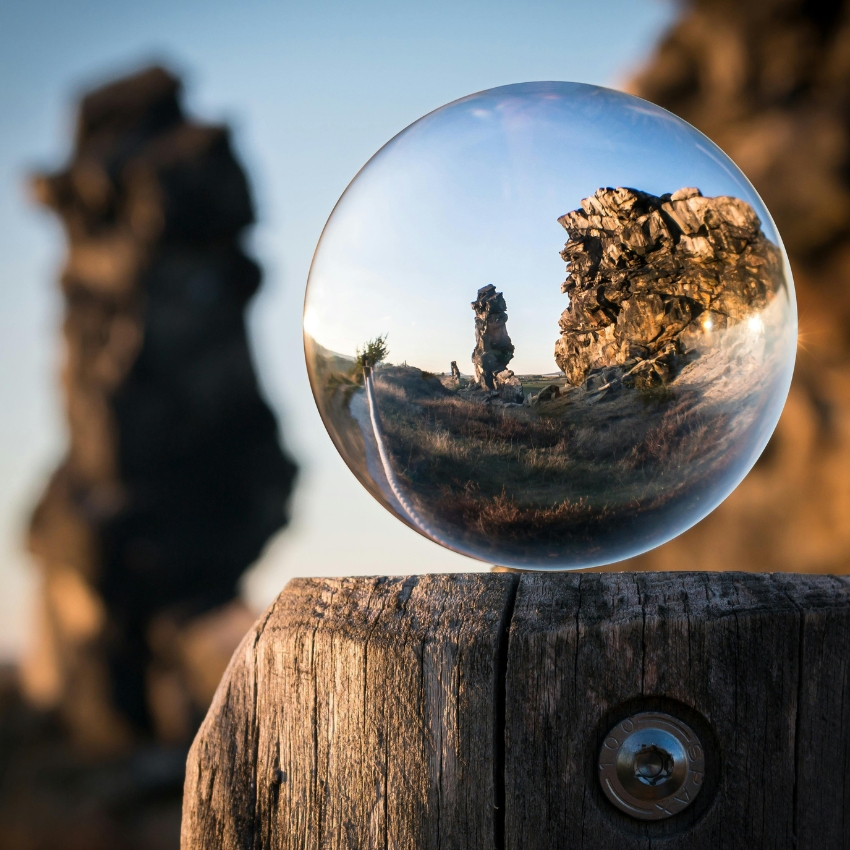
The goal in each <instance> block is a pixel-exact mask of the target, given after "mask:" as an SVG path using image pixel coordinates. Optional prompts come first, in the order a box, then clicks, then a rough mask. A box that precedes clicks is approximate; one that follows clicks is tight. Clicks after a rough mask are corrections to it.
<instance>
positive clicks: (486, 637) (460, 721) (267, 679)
mask: <svg viewBox="0 0 850 850" xmlns="http://www.w3.org/2000/svg"><path fill="white" fill-rule="evenodd" d="M641 712H663V713H665V714H667V715H670V716H673V717H675V718H677V719H678V720H679V721H682V722H683V723H685V724H687V727H688V728H690V729H692V730H693V731H694V732H695V733H696V734H698V736H699V740H700V742H701V745H702V747H703V750H704V764H705V776H704V779H703V777H702V776H700V777H699V779H700V781H701V782H702V785H701V789H700V791H699V793H698V795H697V796H696V797H695V798H694V799H693V802H692V803H690V804H689V805H688V806H687V807H686V808H685V809H684V810H683V811H681V812H680V813H678V814H675V815H673V816H672V817H664V818H662V819H660V820H652V821H646V820H638V819H635V818H633V817H631V816H629V815H627V814H624V813H623V812H621V811H620V810H619V809H618V808H617V807H616V806H615V805H613V804H612V803H611V802H610V801H609V799H608V797H606V795H605V794H604V793H603V791H602V786H601V783H600V781H599V758H600V752H601V751H602V748H603V746H607V744H604V743H603V742H606V741H610V738H608V737H606V736H608V735H609V733H610V731H611V730H612V729H614V728H615V727H617V724H620V723H621V722H622V721H624V720H626V719H627V718H629V717H632V716H634V715H636V714H639V713H641ZM627 722H628V721H627ZM848 777H850V580H847V579H843V578H836V577H829V576H792V575H759V574H742V573H705V574H704V573H666V574H665V573H608V574H575V573H523V574H511V573H491V574H470V575H452V576H447V575H429V576H414V577H408V578H357V579H353V578H352V579H335V580H326V579H323V580H319V579H315V580H307V579H298V580H295V581H293V582H291V583H290V584H289V585H288V586H287V588H286V589H285V590H284V592H283V593H282V594H281V595H280V597H279V598H278V600H277V601H276V602H275V603H274V605H272V607H271V608H270V609H269V610H268V611H267V612H266V613H265V614H264V615H263V617H262V618H261V619H260V620H259V622H258V623H257V624H256V626H255V627H254V629H253V631H252V632H251V633H250V634H249V635H248V636H247V637H246V639H245V640H244V642H243V643H242V646H241V647H240V649H239V650H238V651H237V653H236V655H235V656H234V658H233V660H232V662H231V665H230V668H229V670H228V673H227V675H226V676H225V678H224V680H223V682H222V684H221V686H220V687H219V690H218V693H217V695H216V698H215V701H214V703H213V705H212V707H211V709H210V712H209V714H208V716H207V719H206V721H205V723H204V725H203V727H202V728H201V731H200V733H199V734H198V737H197V739H196V741H195V744H194V746H193V748H192V751H191V754H190V757H189V763H188V769H187V778H186V795H185V801H184V819H183V844H182V846H183V850H236V848H245V850H247V848H276V849H277V848H280V849H281V850H283V848H287V850H288V849H289V848H293V850H294V848H299V850H301V848H303V850H308V848H316V850H318V848H328V849H329V850H331V848H333V850H337V848H339V849H340V850H341V848H357V850H360V848H362V849H363V850H366V848H406V850H420V849H421V850H426V848H427V850H431V848H433V849H434V850H437V848H443V850H454V848H471V849H472V848H474V849H475V850H479V848H496V850H502V848H506V850H520V848H522V850H543V848H547V849H548V848H551V850H556V848H557V850H563V848H576V850H611V848H615V847H616V848H618V850H631V848H634V849H635V850H637V848H641V850H649V848H651V847H654V846H663V847H664V848H665V850H680V848H681V850H684V848H688V850H726V849H727V848H747V850H752V848H798V850H799V849H800V848H816V850H833V848H844V849H845V850H846V848H850V778H848ZM657 843H658V844H657Z"/></svg>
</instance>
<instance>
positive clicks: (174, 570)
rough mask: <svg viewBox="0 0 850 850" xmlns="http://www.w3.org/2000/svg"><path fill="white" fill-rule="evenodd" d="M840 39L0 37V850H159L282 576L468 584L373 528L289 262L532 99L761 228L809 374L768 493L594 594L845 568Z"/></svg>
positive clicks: (619, 3)
mask: <svg viewBox="0 0 850 850" xmlns="http://www.w3.org/2000/svg"><path fill="white" fill-rule="evenodd" d="M848 11H850V3H843V2H817V3H815V2H811V0H760V2H756V3H750V4H742V3H740V2H737V3H735V2H731V0H692V2H681V3H673V2H666V0H628V2H626V0H610V1H609V2H605V3H595V4H587V3H577V2H575V3H574V2H569V0H561V2H557V3H556V2H543V0H537V1H535V0H528V2H523V3H519V2H489V3H484V2H478V0H466V2H461V3H457V2H453V3H448V2H441V0H438V2H432V3H429V4H413V3H402V2H396V3H392V2H377V0H375V2H364V3H361V4H359V5H356V6H355V5H351V4H342V3H339V2H332V1H331V0H318V2H313V3H310V4H306V3H304V4H294V3H286V2H283V3H270V2H268V3H265V2H244V3H241V4H239V5H238V6H237V4H233V3H231V4H227V3H222V2H217V0H213V2H207V3H203V4H201V3H199V2H195V0H188V2H184V3H181V4H174V3H165V2H159V0H153V2H146V3H144V4H117V3H108V2H105V0H93V1H92V2H77V3H75V4H61V3H56V2H46V0H31V1H30V2H27V3H24V2H18V0H7V2H6V3H4V4H3V6H2V8H0V63H2V73H0V115H2V116H3V121H2V123H0V322H2V332H0V393H1V394H2V399H3V402H4V403H3V406H2V408H0V436H2V439H0V660H2V663H3V666H2V671H3V672H2V678H1V679H0V850H3V848H7V847H9V848H23V850H26V849H27V848H60V850H61V848H89V849H90V848H100V847H104V848H106V847H110V848H119V850H120V848H124V847H126V848H160V847H162V848H171V847H176V846H177V843H178V839H177V836H178V834H179V812H180V788H181V783H182V771H183V763H184V760H185V753H186V747H187V746H188V744H189V743H190V741H191V738H192V735H193V734H194V730H195V729H196V728H197V724H198V723H199V722H200V720H201V718H202V717H203V714H204V712H205V710H206V707H207V705H208V703H209V700H210V699H211V696H212V693H213V691H214V689H215V686H216V684H217V682H218V680H219V678H220V676H221V673H222V672H223V669H224V666H225V665H226V663H227V660H228V659H229V657H230V655H231V654H232V652H233V650H234V648H235V646H236V645H237V643H238V641H239V640H240V639H241V637H242V635H243V634H244V633H245V631H246V630H247V628H248V627H249V626H250V624H251V622H252V620H253V619H254V617H255V616H256V615H257V613H258V612H259V611H260V610H262V608H263V607H265V606H266V605H267V604H269V603H270V602H271V601H272V600H273V599H274V597H275V596H276V595H277V593H279V591H280V590H281V589H282V587H283V586H284V584H285V583H286V581H287V580H288V579H289V578H290V577H292V576H296V575H302V576H303V575H341V574H348V575H353V574H374V573H414V572H423V571H437V570H443V571H451V570H470V569H487V566H486V565H483V564H479V563H476V562H472V561H469V560H468V559H465V558H462V557H461V556H457V555H453V554H452V553H449V552H447V551H445V550H443V549H441V548H440V547H438V546H436V545H435V544H432V543H430V542H429V541H427V540H425V539H423V538H421V537H419V536H418V535H416V534H414V533H413V532H411V531H409V530H408V529H407V528H405V527H404V526H402V524H401V523H399V522H397V521H396V520H394V519H393V518H392V517H391V516H390V515H389V514H387V513H385V512H384V511H383V509H382V508H380V507H379V506H378V505H377V503H375V502H374V501H373V500H372V499H371V497H370V496H369V495H368V494H367V493H366V491H365V490H363V489H362V488H361V487H360V485H359V484H357V482H356V481H355V480H354V478H353V476H352V475H351V474H350V473H349V472H348V471H347V469H346V468H345V467H344V465H343V463H342V461H341V460H340V459H339V457H338V455H337V454H336V451H335V450H334V448H333V446H332V445H331V443H330V440H329V439H328V437H327V436H326V434H325V431H324V428H323V427H322V425H321V422H320V420H319V417H318V414H317V413H316V409H315V406H314V404H313V401H312V397H311V394H310V390H309V386H308V383H307V377H306V372H305V368H304V360H303V354H302V344H301V332H300V320H301V304H302V301H303V294H304V285H305V282H306V278H307V272H308V269H309V264H310V259H311V256H312V252H313V249H314V247H315V245H316V242H317V241H318V238H319V235H320V233H321V230H322V227H323V225H324V222H325V220H326V218H327V216H328V215H329V213H330V211H331V209H332V208H333V205H334V203H335V201H336V200H337V198H338V197H339V195H340V194H341V193H342V191H343V190H344V189H345V186H346V185H347V183H348V182H349V180H350V179H351V178H352V177H353V176H354V174H355V173H356V172H357V170H358V169H359V168H360V167H361V166H362V165H363V164H364V163H365V162H366V160H367V159H368V158H369V157H370V156H371V155H372V154H373V153H374V152H375V151H376V150H377V149H378V148H379V147H380V146H381V145H382V144H383V143H384V142H385V141H387V140H388V139H389V138H390V137H391V136H393V135H394V134H395V133H397V132H398V131H399V130H401V129H403V128H404V127H405V126H407V125H408V124H409V123H411V122H412V121H414V120H415V119H416V118H418V117H420V116H421V115H423V114H425V113H426V112H428V111H430V110H432V109H434V108H436V107H438V106H440V105H442V104H443V103H446V102H448V101H451V100H453V99H455V98H458V97H461V96H463V95H465V94H468V93H470V92H473V91H477V90H481V89H484V88H489V87H492V86H498V85H503V84H507V83H513V82H520V81H526V80H575V81H579V82H587V83H595V84H600V85H607V86H612V87H616V88H623V89H626V90H629V91H632V92H634V93H636V94H639V95H641V96H643V97H646V98H648V99H650V100H652V101H654V102H656V103H659V104H660V105H662V106H664V107H666V108H668V109H670V110H672V111H673V112H676V113H677V114H679V115H681V116H682V117H683V118H685V119H686V120H688V121H690V122H691V123H693V124H695V125H696V126H697V127H698V128H699V129H701V130H703V132H705V133H707V134H708V135H709V136H710V137H711V138H712V139H713V140H714V141H716V142H717V143H718V144H720V146H721V147H723V148H724V149H725V150H726V151H727V152H728V153H729V154H730V155H731V156H732V158H733V159H734V160H735V161H736V162H737V163H738V164H739V165H740V166H741V167H742V168H743V170H744V171H745V173H747V175H748V176H749V177H750V179H751V180H752V181H753V182H754V183H755V185H756V188H757V189H758V190H759V192H760V193H761V195H762V197H763V198H764V200H765V202H766V203H767V206H768V207H769V209H770V210H771V211H772V212H773V214H774V217H775V219H776V222H777V225H778V227H779V230H780V232H781V233H782V234H783V237H784V239H785V242H786V246H787V248H788V251H789V254H790V256H791V260H792V265H793V268H794V274H795V281H796V283H797V288H798V298H799V304H800V329H801V333H800V352H799V360H798V368H797V373H796V376H795V382H794V386H793V388H792V392H791V395H790V398H789V402H788V405H787V407H786V411H785V414H784V416H783V419H782V421H781V423H780V426H779V428H778V430H777V433H776V436H775V437H774V439H773V440H772V442H771V444H770V445H769V447H768V450H767V451H766V452H765V454H764V456H763V458H762V460H760V461H759V463H758V465H757V466H756V468H755V469H754V470H753V472H752V473H751V474H750V476H749V477H748V478H747V479H746V481H745V482H744V483H743V484H742V485H741V487H739V488H738V490H737V491H736V492H735V493H734V494H733V496H732V497H731V498H730V499H729V500H728V501H727V502H726V503H724V505H722V506H721V507H720V508H719V509H718V510H717V511H716V512H715V513H714V514H712V515H711V516H710V517H709V518H707V519H706V520H705V521H703V522H702V523H700V525H699V526H697V527H696V528H694V529H693V530H692V531H690V532H688V533H687V534H685V535H683V536H682V537H681V538H678V539H677V540H674V541H672V542H671V543H670V544H667V545H666V546H664V547H662V548H661V549H659V550H657V551H656V552H653V553H650V554H648V555H646V556H643V557H642V558H640V559H637V561H636V562H634V563H626V564H620V565H616V566H615V567H614V568H616V569H623V568H626V569H630V568H640V569H747V570H794V571H817V572H846V571H847V569H848V564H850V104H848V96H850V24H849V23H848V17H847V16H848Z"/></svg>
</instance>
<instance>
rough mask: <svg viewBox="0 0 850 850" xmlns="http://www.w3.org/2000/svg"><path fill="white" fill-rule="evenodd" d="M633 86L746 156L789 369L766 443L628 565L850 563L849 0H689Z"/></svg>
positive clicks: (830, 567) (811, 566) (809, 566)
mask: <svg viewBox="0 0 850 850" xmlns="http://www.w3.org/2000/svg"><path fill="white" fill-rule="evenodd" d="M629 89H630V90H631V91H632V92H634V93H635V94H638V95H640V96H642V97H645V98H647V99H649V100H651V101H653V102H654V103H657V104H660V105H661V106H663V107H665V108H667V109H669V110H671V111H672V112H675V113H676V114H677V115H680V116H682V117H683V118H684V119H686V120H687V121H690V122H691V123H692V124H694V125H695V126H696V127H698V128H699V129H700V130H702V131H703V132H704V133H706V134H707V135H708V136H709V137H710V138H712V139H713V140H714V141H715V142H717V143H718V144H719V145H720V146H721V147H722V148H723V149H724V150H725V151H726V152H727V153H728V154H729V155H730V156H731V157H732V158H733V159H734V160H735V161H736V162H737V163H738V165H740V166H741V168H742V169H743V170H744V172H745V173H746V174H747V176H748V177H749V178H750V180H751V181H752V182H753V183H754V184H755V187H756V189H757V190H758V191H759V194H760V195H761V196H762V197H763V198H764V200H765V202H766V204H767V206H768V208H769V209H770V211H771V213H772V215H773V217H774V219H775V221H776V224H777V226H778V228H779V231H780V233H781V234H782V237H783V240H784V242H785V245H786V247H787V249H788V252H789V255H790V258H791V265H792V268H793V272H794V279H795V284H796V287H797V297H798V302H799V308H800V348H799V351H798V361H797V369H796V374H795V377H794V383H793V386H792V389H791V393H790V396H789V399H788V403H787V405H786V408H785V412H784V414H783V416H782V419H781V421H780V423H779V427H778V429H777V431H776V433H775V435H774V437H773V439H772V440H771V442H770V444H769V445H768V448H767V450H766V451H765V453H764V455H763V456H762V459H761V460H760V461H759V462H758V464H757V465H756V467H755V468H754V469H753V471H752V472H751V473H750V475H749V476H748V477H747V479H746V480H745V481H744V482H743V483H742V484H741V486H740V487H739V488H738V490H737V491H736V492H735V493H733V494H732V496H731V497H730V498H729V499H728V500H727V501H726V502H725V503H724V504H723V505H721V506H720V507H719V508H718V509H717V510H716V511H715V512H714V513H713V514H711V515H710V516H709V517H707V518H706V519H705V520H704V521H703V522H701V523H700V524H699V525H698V526H696V527H695V528H694V529H692V530H691V531H689V532H687V533H686V534H684V535H682V536H681V537H680V538H678V539H676V540H674V541H672V542H671V543H669V544H667V545H666V546H663V547H661V548H660V549H658V550H656V551H655V552H651V553H649V554H648V555H645V556H643V557H642V558H639V559H637V560H636V561H633V562H627V563H624V564H619V565H617V568H618V569H622V568H627V569H628V568H633V567H642V568H643V567H648V568H655V569H752V570H792V571H793V570H796V571H818V572H821V571H823V572H847V571H848V570H850V2H836V0H827V2H817V3H815V2H812V0H761V2H758V3H740V2H732V0H692V2H688V3H684V4H683V7H682V14H681V17H680V19H679V21H678V22H677V23H676V24H675V25H674V26H673V27H672V29H671V30H670V31H669V32H668V33H667V35H666V36H665V37H664V38H663V39H662V41H661V43H660V44H659V46H658V48H657V49H656V50H655V52H654V55H653V56H652V57H651V58H650V60H649V62H648V63H647V64H646V66H645V67H644V68H643V70H642V71H641V72H640V73H639V74H638V75H637V76H636V77H635V78H634V80H633V81H632V82H631V84H630V86H629Z"/></svg>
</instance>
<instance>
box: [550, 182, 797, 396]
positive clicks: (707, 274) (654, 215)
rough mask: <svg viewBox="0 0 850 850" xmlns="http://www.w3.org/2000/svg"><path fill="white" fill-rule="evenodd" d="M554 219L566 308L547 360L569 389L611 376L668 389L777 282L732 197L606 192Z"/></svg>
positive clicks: (765, 245)
mask: <svg viewBox="0 0 850 850" xmlns="http://www.w3.org/2000/svg"><path fill="white" fill-rule="evenodd" d="M558 221H559V222H560V223H561V224H562V225H563V227H564V229H565V230H566V231H567V233H568V234H569V241H568V242H567V244H566V246H565V248H564V250H563V251H562V252H561V256H562V257H563V259H564V260H565V261H566V263H567V272H568V276H567V279H566V280H565V281H564V283H563V284H562V286H561V291H562V292H565V293H566V294H567V295H569V299H570V303H569V306H568V307H567V309H566V310H564V312H563V314H562V315H561V318H560V321H559V325H560V327H561V336H560V338H559V339H558V341H557V343H556V345H555V361H556V362H557V364H558V367H559V368H560V369H561V370H563V372H564V373H565V374H566V377H567V381H568V382H569V383H570V384H572V385H573V386H580V385H581V384H583V383H584V382H585V381H586V380H587V379H588V377H589V376H590V375H592V374H593V373H594V372H596V371H598V370H603V369H609V368H611V367H620V368H619V370H618V371H619V372H620V373H621V376H622V377H623V378H624V379H625V380H626V381H627V382H629V383H631V384H632V385H633V386H653V385H663V384H667V383H669V381H670V380H672V379H673V378H674V377H675V376H676V374H677V373H678V371H679V370H680V369H681V367H682V366H683V365H684V364H685V363H686V362H687V361H688V359H689V358H690V357H692V356H693V355H695V354H697V353H699V351H700V350H701V349H703V348H705V347H706V346H709V345H711V342H712V336H713V335H716V334H717V333H718V332H719V331H721V330H723V329H725V328H726V327H727V326H728V325H730V324H732V323H735V322H739V321H741V320H742V319H744V318H746V317H748V316H751V315H752V314H753V313H755V312H756V311H758V310H760V309H761V308H762V307H764V306H765V304H766V303H767V301H768V300H769V299H770V298H771V296H772V295H773V294H774V291H775V287H776V285H777V284H776V281H778V280H781V262H782V260H781V254H780V251H779V249H778V248H777V247H776V246H775V245H773V244H772V243H771V242H769V241H768V240H767V239H766V238H765V236H764V234H763V233H762V231H761V222H760V221H759V219H758V217H757V216H756V214H755V212H754V211H753V209H752V207H750V205H749V204H747V203H746V202H745V201H742V200H740V199H738V198H733V197H716V198H705V197H703V196H702V194H701V193H700V191H699V189H695V188H683V189H679V190H678V191H677V192H674V193H672V194H665V195H661V196H660V197H657V196H655V195H651V194H649V193H647V192H640V191H638V190H636V189H627V188H617V189H611V188H606V189H599V190H597V192H596V193H595V194H593V195H591V196H590V197H589V198H585V199H584V200H583V201H582V202H581V208H580V209H577V210H573V211H572V212H569V213H567V214H566V215H563V216H561V217H560V218H559V219H558Z"/></svg>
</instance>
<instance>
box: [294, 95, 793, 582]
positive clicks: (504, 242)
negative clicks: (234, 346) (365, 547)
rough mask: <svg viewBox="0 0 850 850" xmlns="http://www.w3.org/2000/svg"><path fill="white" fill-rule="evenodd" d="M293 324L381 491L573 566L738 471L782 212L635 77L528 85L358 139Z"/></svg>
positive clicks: (770, 395) (769, 359) (642, 547)
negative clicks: (380, 137)
mask: <svg viewBox="0 0 850 850" xmlns="http://www.w3.org/2000/svg"><path fill="white" fill-rule="evenodd" d="M600 187H602V188H600ZM304 339H305V350H306V356H307V365H308V371H309V375H310V381H311V384H312V388H313V393H314V395H315V398H316V403H317V404H318V407H319V411H320V412H321V415H322V418H323V420H324V422H325V426H326V427H327V429H328V432H329V433H330V435H331V437H332V439H333V441H334V443H335V444H336V447H337V449H338V450H339V452H340V454H341V455H342V457H343V458H344V459H345V462H346V463H347V464H348V466H349V467H350V468H351V470H352V472H354V474H355V475H356V476H357V478H358V479H359V480H360V481H361V483H362V484H363V485H364V486H365V487H366V488H367V490H369V492H370V493H371V494H372V495H373V496H374V497H375V498H376V499H377V500H378V501H379V502H381V504H383V505H384V507H386V508H387V509H388V510H389V511H391V512H392V513H394V514H395V515H396V516H397V517H398V518H399V519H401V520H402V521H403V522H405V523H407V524H408V525H410V526H411V527H412V528H414V529H416V530H417V531H419V532H420V533H422V534H424V535H426V536H427V537H430V538H431V539H433V540H435V541H436V542H438V543H440V544H442V545H444V546H447V547H449V548H450V549H453V550H455V551H457V552H461V553H463V554H466V555H470V556H472V557H474V558H478V559H481V560H485V561H489V562H491V563H495V564H499V565H503V566H511V567H520V568H532V569H534V568H537V569H570V568H578V567H590V566H596V565H601V564H607V563H612V562H614V561H617V560H620V559H623V558H627V557H630V556H633V555H638V554H640V553H642V552H645V551H646V550H648V549H650V548H652V547H654V546H658V545H659V544H661V543H664V542H665V541H667V540H669V539H670V538H672V537H674V536H675V535H677V534H680V533H681V532H682V531H684V530H685V529H687V528H689V527H690V526H691V525H693V524H694V523H696V522H697V521H698V520H700V519H702V518H703V517H704V516H705V515H706V514H707V513H709V511H711V510H712V509H713V508H715V507H716V506H717V505H718V504H719V503H720V502H721V501H722V500H723V499H724V498H726V496H728V495H729V493H730V492H731V491H732V490H733V489H734V488H735V487H736V486H737V484H738V483H739V482H740V481H741V479H742V478H743V477H744V476H745V475H746V473H747V471H748V470H749V469H750V468H751V467H752V465H753V463H754V462H755V461H756V459H757V458H758V456H759V454H760V453H761V451H762V449H763V448H764V446H765V444H766V443H767V441H768V439H769V437H770V435H771V433H772V431H773V429H774V427H775V425H776V422H777V420H778V418H779V414H780V412H781V410H782V406H783V404H784V402H785V397H786V395H787V392H788V387H789V384H790V381H791V373H792V370H793V366H794V356H795V350H796V342H797V313H796V302H795V298H794V286H793V282H792V279H791V273H790V270H789V267H788V262H787V258H786V256H785V252H784V249H783V247H782V242H781V240H780V238H779V234H778V233H777V231H776V227H775V225H774V223H773V221H772V220H771V218H770V215H769V213H768V211H767V209H765V206H764V204H763V203H762V201H761V199H760V198H759V196H758V195H757V194H756V192H755V190H754V189H753V187H752V186H751V185H750V183H749V182H748V181H747V179H746V177H744V175H743V174H742V172H741V171H740V170H739V169H738V168H737V166H736V165H735V164H734V163H733V162H732V161H731V160H730V159H729V158H728V157H727V156H726V155H725V154H724V153H723V152H722V151H721V150H720V149H719V148H718V147H717V146H716V145H714V144H713V143H712V142H711V141H709V140H708V139H707V138H706V137H705V136H703V135H702V134H701V133H699V132H698V131H697V130H695V129H694V128H693V127H691V126H690V125H689V124H687V123H685V122H684V121H682V120H680V119H679V118H677V117H676V116H674V115H672V114H670V113H669V112H666V111H665V110H663V109H661V108H659V107H657V106H654V105H653V104H651V103H648V102H646V101H644V100H641V99H639V98H636V97H632V96H630V95H626V94H622V93H620V92H615V91H610V90H607V89H602V88H597V87H594V86H588V85H579V84H575V83H557V82H555V83H526V84H521V85H512V86H504V87H501V88H496V89H491V90H489V91H484V92H481V93H479V94H474V95H470V96H469V97H465V98H463V99H461V100H457V101H455V102H453V103H450V104H448V105H446V106H443V107H442V108H440V109H437V110H436V111H434V112H432V113H430V114H429V115H426V116H425V117H424V118H421V119H420V120H419V121H417V122H415V123H414V124H411V125H410V126H409V127H408V128H407V129H406V130H404V131H403V132H401V133H399V134H398V135H397V136H396V137H395V138H394V139H392V140H391V141H390V142H388V143H387V144H386V145H385V146H384V147H383V148H381V150H380V151H378V153H376V154H375V155H374V156H373V157H372V159H371V160H369V162H368V163H367V164H366V166H365V167H364V168H363V169H362V170H361V171H360V173H359V174H358V175H357V176H356V177H355V178H354V180H353V181H352V182H351V184H350V185H349V186H348V188H347V189H346V191H345V193H344V194H343V196H342V197H341V198H340V200H339V202H338V203H337V205H336V207H335V209H334V211H333V213H332V214H331V217H330V219H329V220H328V222H327V225H326V226H325V229H324V232H323V233H322V237H321V240H320V242H319V245H318V247H317V249H316V254H315V257H314V259H313V264H312V267H311V270H310V278H309V283H308V287H307V296H306V302H305V311H304Z"/></svg>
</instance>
